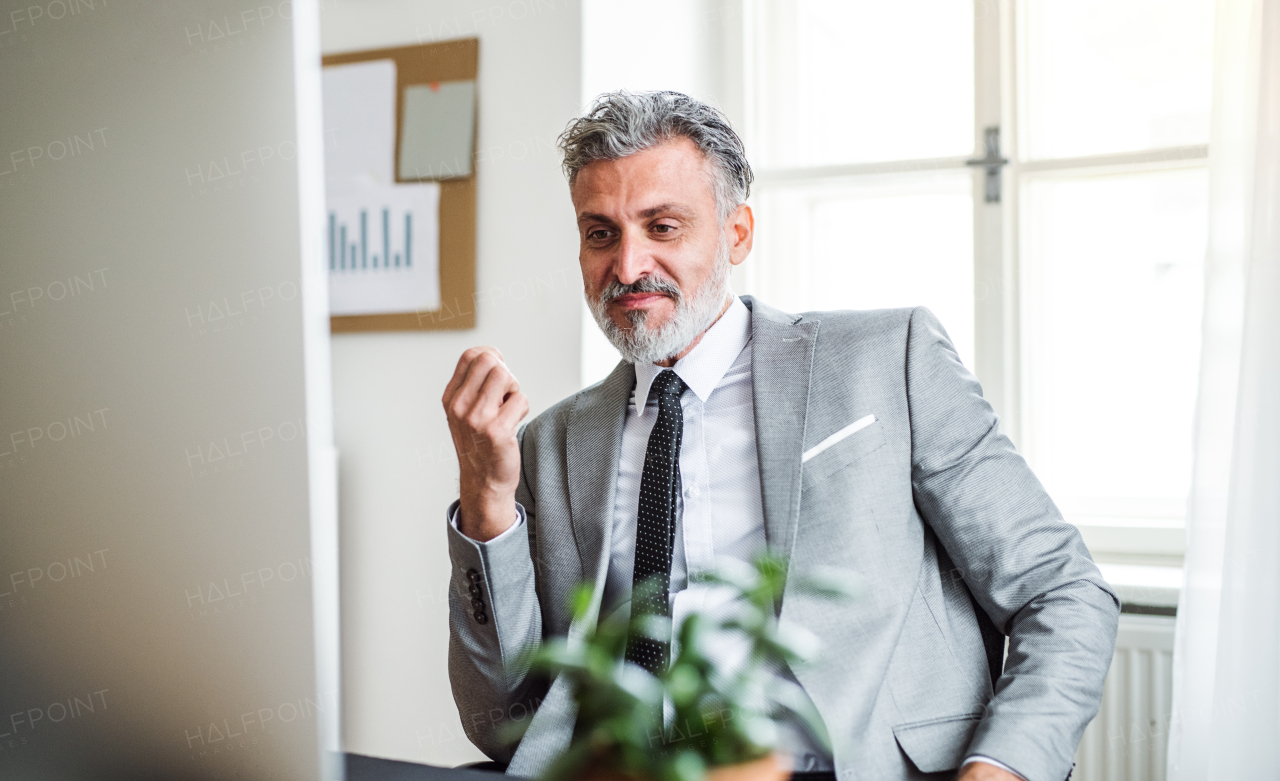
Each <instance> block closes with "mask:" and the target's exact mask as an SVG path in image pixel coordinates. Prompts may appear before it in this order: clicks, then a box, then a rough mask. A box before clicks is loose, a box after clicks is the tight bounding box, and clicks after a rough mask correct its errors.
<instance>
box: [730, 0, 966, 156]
mask: <svg viewBox="0 0 1280 781" xmlns="http://www.w3.org/2000/svg"><path fill="white" fill-rule="evenodd" d="M757 7H758V9H759V13H760V18H759V19H758V20H757V21H758V24H759V26H758V28H757V29H758V33H759V34H758V43H759V46H760V55H761V56H760V58H759V60H758V65H757V69H756V74H755V77H756V82H757V90H758V92H757V97H758V104H757V105H758V113H757V119H758V122H757V129H758V132H759V135H760V137H759V141H760V144H759V146H760V149H759V150H758V152H759V153H760V154H761V157H762V159H761V160H760V163H761V164H762V165H763V166H767V167H793V166H812V165H832V164H840V163H858V162H872V161H884V160H905V159H911V158H921V157H946V156H949V155H967V154H970V153H972V152H973V151H974V138H973V125H974V119H973V89H974V87H973V79H974V77H973V4H972V3H968V2H956V0H921V1H918V2H912V3H897V2H892V3H887V2H883V0H875V1H874V2H872V1H871V0H765V2H761V3H759V4H758V6H757Z"/></svg>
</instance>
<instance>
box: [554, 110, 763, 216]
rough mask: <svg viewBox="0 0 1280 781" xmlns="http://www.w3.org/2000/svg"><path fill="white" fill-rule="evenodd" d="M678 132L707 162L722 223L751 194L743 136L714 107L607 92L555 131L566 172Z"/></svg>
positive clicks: (642, 147) (623, 154)
mask: <svg viewBox="0 0 1280 781" xmlns="http://www.w3.org/2000/svg"><path fill="white" fill-rule="evenodd" d="M677 136H684V137H685V138H688V139H689V140H690V141H692V142H693V143H694V144H695V145H697V147H698V149H700V150H701V151H702V154H703V155H705V156H706V158H707V160H708V161H710V163H711V169H712V177H711V186H712V189H713V191H714V193H715V199H716V211H717V212H718V213H719V217H720V221H721V222H724V221H725V220H727V219H728V218H729V214H730V213H731V212H732V211H733V210H734V209H736V208H737V207H738V205H739V204H741V203H743V202H744V201H746V200H747V196H748V195H749V194H750V193H751V181H752V179H753V178H754V177H753V175H752V173H751V164H750V163H748V162H747V155H746V152H745V151H744V149H743V146H742V139H740V138H738V134H737V133H735V132H734V131H733V127H732V126H731V125H730V124H729V119H728V117H726V116H725V115H724V113H723V112H721V111H720V110H719V109H717V108H715V107H713V106H709V105H707V104H706V103H703V102H702V101H700V100H695V99H694V98H691V97H689V96H688V95H685V94H682V93H680V92H670V91H665V90H664V91H661V92H628V91H627V90H619V91H617V92H606V93H605V94H603V95H601V96H599V97H598V98H596V99H595V101H594V102H593V103H592V105H591V109H590V110H589V111H587V113H586V116H583V117H579V118H578V119H575V120H573V121H572V122H570V123H569V127H567V128H565V131H564V132H563V133H561V134H560V139H559V147H560V153H561V155H562V156H563V165H564V173H565V176H567V177H568V178H569V184H570V185H572V184H573V183H574V181H575V180H576V179H577V178H578V172H579V171H581V170H582V169H583V168H584V167H586V166H587V164H589V163H593V162H595V161H596V160H617V159H618V158H622V157H626V156H627V155H631V154H635V153H636V152H640V151H643V150H645V149H649V148H650V147H654V146H657V145H658V144H661V143H663V142H664V141H669V140H671V139H673V138H675V137H677Z"/></svg>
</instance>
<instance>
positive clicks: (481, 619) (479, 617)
mask: <svg viewBox="0 0 1280 781" xmlns="http://www.w3.org/2000/svg"><path fill="white" fill-rule="evenodd" d="M471 616H472V617H473V618H475V620H476V623H477V624H487V623H489V616H487V615H485V612H484V611H483V610H477V611H476V612H474V613H472V614H471Z"/></svg>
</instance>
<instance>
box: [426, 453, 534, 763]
mask: <svg viewBox="0 0 1280 781" xmlns="http://www.w3.org/2000/svg"><path fill="white" fill-rule="evenodd" d="M521 434H522V436H521V444H522V450H523V431H522V432H521ZM522 455H523V453H522ZM521 473H522V474H521V480H520V487H519V488H518V489H517V491H516V500H517V504H516V510H517V512H518V513H519V514H520V516H521V517H520V519H519V521H518V523H517V526H516V528H513V529H510V530H509V531H508V532H506V533H504V534H502V535H500V536H499V537H498V538H495V539H493V540H490V541H489V542H487V543H482V542H476V541H475V540H473V539H471V538H470V537H467V536H466V535H464V534H462V533H461V532H459V531H458V530H457V528H455V527H454V524H453V523H452V522H451V520H452V518H453V516H454V513H455V512H456V510H457V505H458V503H457V502H456V501H455V502H454V503H453V504H452V505H450V507H449V510H448V516H447V517H448V518H449V519H450V520H449V522H446V527H447V531H446V533H447V534H448V538H449V558H450V562H451V565H452V573H451V575H450V588H449V683H450V685H451V686H452V688H453V699H454V703H455V704H456V705H457V707H458V716H459V717H460V718H461V719H462V727H463V729H464V730H465V731H466V733H467V737H468V738H470V739H471V742H472V743H474V744H475V745H476V747H477V748H479V749H480V750H481V751H483V752H484V753H485V754H486V755H487V756H488V757H489V758H491V759H493V760H496V761H498V762H503V763H506V762H510V760H511V757H512V755H513V754H514V753H515V749H516V746H517V745H518V743H519V734H518V731H517V729H516V728H517V727H518V726H519V725H520V724H521V723H522V722H524V723H525V724H527V722H528V719H529V718H530V717H531V716H532V715H533V712H534V710H535V709H536V708H537V707H538V705H539V704H540V702H541V700H542V697H543V696H544V694H545V693H546V688H547V686H546V681H545V680H544V679H542V678H541V677H539V676H536V675H532V674H530V673H529V671H528V666H527V664H526V663H525V662H526V660H525V654H526V653H527V652H528V651H530V650H532V649H534V648H536V647H537V646H538V644H539V643H541V641H542V610H541V607H540V604H539V602H538V595H537V590H536V588H535V578H534V563H533V556H532V554H531V544H530V541H531V538H532V537H533V535H534V529H535V528H536V504H535V502H534V499H533V495H532V494H531V493H530V491H529V488H528V485H527V484H526V481H525V478H524V470H523V469H522V470H521Z"/></svg>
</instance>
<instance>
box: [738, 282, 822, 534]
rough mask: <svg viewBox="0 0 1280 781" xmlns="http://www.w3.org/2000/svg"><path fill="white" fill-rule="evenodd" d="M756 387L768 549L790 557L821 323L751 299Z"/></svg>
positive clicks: (757, 441)
mask: <svg viewBox="0 0 1280 781" xmlns="http://www.w3.org/2000/svg"><path fill="white" fill-rule="evenodd" d="M743 300H744V301H745V302H746V303H747V305H748V306H750V307H751V387H752V392H753V395H754V401H755V417H756V449H757V452H758V455H759V459H760V487H761V490H762V491H763V492H764V528H765V539H766V541H767V542H768V544H769V550H770V551H771V552H773V553H774V554H777V555H781V556H788V557H789V556H790V555H791V548H792V545H793V543H794V542H795V536H796V525H797V524H798V523H799V520H800V455H801V452H802V448H803V446H804V433H805V420H806V416H807V414H808V405H809V378H810V376H811V374H812V371H813V353H814V344H815V343H816V341H817V336H818V321H816V320H802V319H801V318H800V317H799V316H796V315H788V314H784V313H782V312H779V311H777V310H775V309H772V308H771V307H767V306H765V305H764V304H761V303H760V302H759V301H755V300H752V299H751V298H750V297H749V296H746V297H744V299H743Z"/></svg>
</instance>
